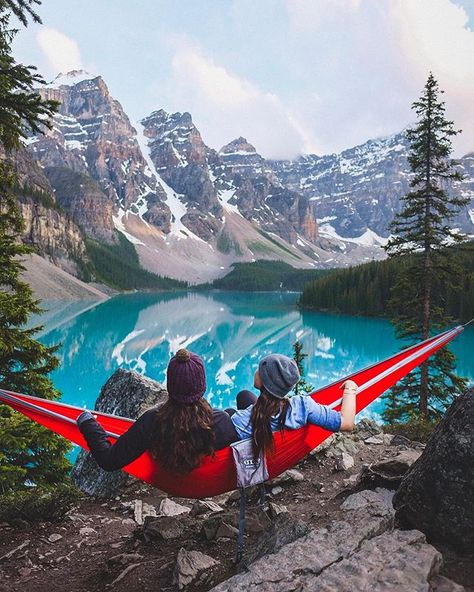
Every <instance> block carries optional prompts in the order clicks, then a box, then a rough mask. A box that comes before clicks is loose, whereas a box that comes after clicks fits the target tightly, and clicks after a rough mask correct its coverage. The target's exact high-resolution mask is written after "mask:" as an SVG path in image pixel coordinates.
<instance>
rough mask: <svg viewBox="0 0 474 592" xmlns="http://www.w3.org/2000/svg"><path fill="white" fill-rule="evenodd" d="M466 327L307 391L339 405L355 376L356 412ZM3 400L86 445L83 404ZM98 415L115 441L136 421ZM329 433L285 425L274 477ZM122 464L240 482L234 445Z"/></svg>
mask: <svg viewBox="0 0 474 592" xmlns="http://www.w3.org/2000/svg"><path fill="white" fill-rule="evenodd" d="M462 331H463V327H462V326H458V327H455V328H453V329H451V330H449V331H446V332H444V333H441V334H440V335H436V336H435V337H431V338H430V339H427V340H426V341H423V342H421V343H419V344H417V345H414V346H412V347H409V348H407V349H404V350H402V351H401V352H399V353H397V354H395V355H394V356H392V357H390V358H388V359H386V360H384V361H382V362H378V363H376V364H374V365H372V366H369V367H368V368H365V369H363V370H360V371H359V372H355V373H354V374H351V375H350V376H346V377H345V378H341V379H339V380H337V381H336V382H333V383H332V384H330V385H328V386H325V387H323V388H321V389H319V390H317V391H315V392H314V393H312V394H311V395H309V396H311V397H312V398H313V399H314V400H315V401H317V402H318V403H322V404H323V405H329V406H331V408H333V409H340V405H341V394H342V391H341V389H340V387H341V384H342V383H343V382H344V381H345V380H348V379H351V380H354V381H355V382H356V383H357V384H358V385H359V388H358V390H357V403H356V408H357V413H358V412H359V411H361V410H362V409H364V408H365V407H367V405H369V404H370V403H372V401H374V400H375V399H376V398H377V397H378V396H380V395H381V394H382V393H383V392H384V391H386V390H387V389H389V388H390V387H392V386H393V385H394V384H395V383H396V382H397V381H398V380H400V379H401V378H403V377H404V376H405V375H406V374H408V372H410V371H411V370H413V368H415V367H416V366H418V365H419V364H421V363H422V362H424V361H425V360H426V359H427V358H428V357H429V356H431V355H432V354H433V353H434V352H436V351H437V350H438V349H439V348H441V347H443V346H444V345H446V344H447V343H448V342H449V341H451V339H453V338H454V337H456V335H458V334H459V333H461V332H462ZM0 401H2V402H3V403H6V404H8V405H10V406H11V407H12V408H13V409H15V410H16V411H19V412H21V413H23V414H24V415H26V416H27V417H29V418H30V419H33V420H34V421H37V422H38V423H40V424H42V425H44V426H46V427H47V428H49V429H50V430H52V431H53V432H56V433H57V434H60V435H61V436H64V437H65V438H67V439H68V440H70V441H71V442H74V443H75V444H78V445H79V446H82V448H85V449H86V450H87V449H88V447H87V444H86V442H85V440H84V438H83V436H82V434H81V432H80V431H79V429H78V427H77V426H76V418H77V417H78V416H79V414H80V413H82V412H83V411H84V409H81V408H79V407H73V406H72V405H65V404H64V403H58V402H56V401H48V400H46V399H41V398H38V397H31V396H28V395H21V394H18V393H13V392H9V391H3V390H1V391H0ZM94 415H96V416H97V421H98V422H99V423H100V424H101V425H102V427H103V428H104V430H105V431H106V432H107V434H108V436H109V438H110V441H111V442H115V440H116V439H117V438H118V437H119V436H120V435H121V434H123V433H124V432H126V431H127V430H128V428H129V427H130V426H131V425H132V424H133V420H131V419H127V418H124V417H117V416H115V415H109V414H107V413H101V412H99V411H94ZM330 435H331V432H328V431H327V430H325V429H323V428H321V427H319V426H314V425H307V426H305V427H303V428H300V429H297V430H285V431H284V435H283V436H282V435H281V434H280V433H275V434H274V439H275V452H274V454H272V455H268V456H267V464H268V472H269V474H270V478H274V477H276V476H278V475H280V474H281V473H283V472H284V471H286V470H287V469H289V468H290V467H292V466H294V465H295V464H296V463H298V462H299V461H300V460H301V459H303V458H304V457H305V456H306V455H307V454H308V453H309V452H311V451H312V450H313V449H314V448H316V447H317V446H319V444H321V443H322V442H324V440H326V438H328V437H329V436H330ZM123 470H124V471H126V472H127V473H130V474H131V475H133V476H135V477H137V478H138V479H141V480H142V481H145V482H146V483H149V484H150V485H153V486H155V487H158V488H159V489H161V490H162V491H166V492H168V493H169V494H171V495H175V496H179V497H189V498H204V497H211V496H214V495H219V494H221V493H224V492H226V491H231V490H233V489H235V488H236V476H235V468H234V463H233V459H232V451H231V449H230V447H227V448H224V449H223V450H219V451H217V452H216V453H215V455H214V456H208V457H205V458H204V460H203V462H202V464H201V465H200V466H199V467H198V468H197V469H195V470H194V471H192V472H191V473H188V474H186V475H175V474H170V473H168V472H166V471H165V470H164V469H162V468H161V467H160V465H159V464H158V463H156V462H155V461H154V460H153V459H152V458H151V456H150V455H149V454H148V453H145V454H142V456H140V457H139V458H137V459H136V460H135V461H133V462H132V463H130V464H129V465H127V466H126V467H124V468H123Z"/></svg>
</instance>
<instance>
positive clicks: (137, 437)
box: [77, 409, 156, 471]
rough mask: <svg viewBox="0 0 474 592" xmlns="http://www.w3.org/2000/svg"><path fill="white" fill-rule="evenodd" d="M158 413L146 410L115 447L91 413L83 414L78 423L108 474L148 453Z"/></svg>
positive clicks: (93, 453) (98, 462) (94, 454)
mask: <svg viewBox="0 0 474 592" xmlns="http://www.w3.org/2000/svg"><path fill="white" fill-rule="evenodd" d="M155 412H156V410H155V409H149V410H148V411H146V412H145V413H144V414H143V415H141V416H140V417H139V418H138V419H137V420H136V421H135V422H134V423H133V424H132V425H131V426H130V428H129V429H128V430H127V431H126V432H125V433H124V434H122V436H120V438H118V439H117V440H116V442H115V443H114V444H111V442H110V441H109V439H108V437H107V434H106V433H105V431H104V429H103V428H102V426H101V425H100V424H99V423H98V422H97V421H96V420H95V418H94V416H93V415H92V414H91V413H90V412H89V411H85V412H84V413H81V415H80V416H79V417H78V418H77V424H78V427H79V429H80V431H81V433H82V435H83V436H84V438H85V439H86V441H87V444H88V446H89V449H90V451H91V454H92V456H93V457H94V459H95V461H96V462H97V464H98V465H99V466H100V467H101V468H102V469H104V470H105V471H116V470H117V469H121V468H122V467H125V466H126V465H128V464H130V463H131V462H132V461H134V460H135V459H136V458H138V457H139V456H141V455H142V454H143V453H144V452H145V450H147V448H148V446H149V441H150V433H151V429H152V424H153V422H154V416H155Z"/></svg>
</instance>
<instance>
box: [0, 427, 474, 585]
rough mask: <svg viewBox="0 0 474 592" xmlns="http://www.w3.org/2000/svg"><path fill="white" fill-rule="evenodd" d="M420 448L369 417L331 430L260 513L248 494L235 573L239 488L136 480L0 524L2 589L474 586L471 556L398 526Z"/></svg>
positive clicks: (274, 486)
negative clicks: (348, 430) (218, 492)
mask: <svg viewBox="0 0 474 592" xmlns="http://www.w3.org/2000/svg"><path fill="white" fill-rule="evenodd" d="M422 449H423V446H422V445H420V444H417V443H413V442H410V441H407V440H405V439H403V438H401V437H399V436H395V437H392V436H389V435H386V434H385V435H384V434H383V433H382V432H381V430H380V428H378V426H376V425H375V424H373V423H371V422H368V421H367V420H363V421H362V422H361V423H360V424H359V427H358V429H357V430H356V431H355V432H354V433H352V434H350V435H337V436H333V438H332V440H331V442H330V444H329V445H327V446H325V448H324V449H323V450H319V451H318V452H317V453H315V454H313V455H311V456H309V457H308V458H307V459H306V460H305V461H303V462H302V463H300V465H299V466H298V467H296V469H295V470H292V471H289V472H288V473H286V474H285V475H284V476H282V477H280V478H279V479H277V480H275V481H273V482H272V483H271V484H270V485H269V486H268V487H267V491H268V495H267V500H266V504H265V508H264V509H262V508H261V507H259V505H258V503H257V499H258V497H259V496H258V495H257V494H258V492H253V493H251V494H250V498H251V499H250V503H249V509H248V520H247V534H246V538H245V545H246V551H245V557H244V562H243V563H242V564H241V566H240V567H239V568H236V567H235V565H234V553H235V544H236V533H237V530H236V526H237V520H238V499H237V496H236V495H235V494H230V495H229V494H228V495H224V496H220V497H219V498H214V499H212V500H207V501H206V502H195V501H193V500H186V499H170V498H168V497H166V495H165V494H163V493H162V492H159V491H157V490H153V489H150V488H148V487H145V486H142V485H140V484H138V483H136V482H134V483H133V484H132V485H129V486H128V487H127V489H126V490H125V491H124V492H123V493H122V494H121V495H120V496H116V498H115V499H113V500H109V501H104V500H103V499H102V500H101V499H100V498H92V497H89V496H87V497H84V498H83V499H82V500H81V501H80V503H79V504H78V506H77V507H76V508H74V509H73V510H71V511H70V512H69V514H68V515H67V517H66V518H65V519H64V520H62V521H61V522H59V523H55V524H50V523H44V524H40V525H38V524H36V525H30V524H27V523H23V522H21V521H19V522H18V523H17V524H15V525H13V526H12V525H7V524H1V525H0V590H5V591H7V590H8V592H17V591H20V590H21V591H22V592H39V591H41V592H43V591H45V590H48V591H49V592H56V591H58V592H59V591H63V590H70V591H71V592H86V591H87V592H96V591H97V592H98V591H102V590H108V589H113V590H114V591H116V592H121V591H127V592H135V591H140V592H147V591H152V590H153V591H154V592H156V591H157V590H161V591H169V592H174V591H175V590H183V589H186V590H192V591H196V592H201V591H202V592H204V591H207V590H211V589H214V588H215V589H216V592H217V591H219V592H224V591H229V592H230V591H231V590H232V591H233V592H234V591H238V590H242V591H243V590H245V591H246V592H250V591H252V590H262V591H263V590H265V591H267V590H268V591H271V590H278V591H296V590H298V591H302V590H318V591H319V590H324V591H326V590H327V591H329V590H338V591H341V590H347V591H349V590H351V591H355V590H370V591H378V590H380V591H382V590H383V591H388V590H397V591H405V590H406V591H407V592H414V591H418V590H420V591H421V590H426V591H433V592H435V591H436V592H449V591H451V592H457V591H460V590H467V591H468V592H473V591H474V554H473V555H469V554H467V555H464V556H462V557H461V556H457V555H455V554H454V553H453V552H452V551H447V550H444V549H442V548H438V549H436V548H435V547H433V546H432V545H430V544H428V543H427V542H426V539H425V536H424V535H423V534H422V533H421V532H419V531H415V530H410V531H402V530H399V529H398V528H396V527H394V517H393V516H394V511H393V507H392V503H391V498H392V495H393V490H394V489H396V488H397V487H398V485H399V482H400V476H401V475H402V474H403V473H404V472H405V471H406V470H407V468H408V467H409V466H410V465H411V464H412V463H413V462H414V461H415V460H416V458H417V457H418V456H419V455H420V454H421V452H422ZM254 498H255V499H254ZM268 553H273V555H268ZM229 578H230V579H229Z"/></svg>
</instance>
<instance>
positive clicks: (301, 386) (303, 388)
mask: <svg viewBox="0 0 474 592" xmlns="http://www.w3.org/2000/svg"><path fill="white" fill-rule="evenodd" d="M307 357H308V354H306V353H304V351H303V344H302V343H301V341H295V343H294V344H293V359H294V360H295V362H296V365H297V366H298V370H299V371H300V376H301V379H300V380H299V382H297V383H296V384H295V386H294V388H293V393H294V394H295V395H301V394H303V393H310V392H311V391H312V390H313V387H312V386H311V385H310V384H308V383H307V382H306V380H305V378H304V377H305V374H306V372H305V368H304V364H303V362H304V359H305V358H307Z"/></svg>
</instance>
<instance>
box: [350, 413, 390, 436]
mask: <svg viewBox="0 0 474 592" xmlns="http://www.w3.org/2000/svg"><path fill="white" fill-rule="evenodd" d="M382 434H383V429H382V426H381V425H379V424H378V423H377V422H376V421H374V420H373V419H369V418H368V417H363V418H362V419H361V420H360V421H358V422H357V423H356V425H355V428H354V431H353V432H352V434H351V435H352V437H356V438H357V439H358V440H366V439H367V438H370V437H371V436H378V435H380V436H381V435H382Z"/></svg>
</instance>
